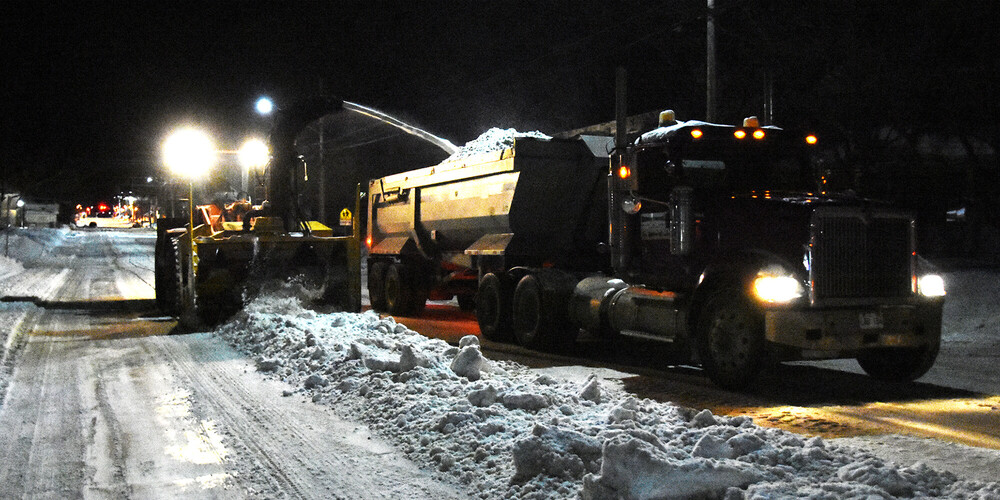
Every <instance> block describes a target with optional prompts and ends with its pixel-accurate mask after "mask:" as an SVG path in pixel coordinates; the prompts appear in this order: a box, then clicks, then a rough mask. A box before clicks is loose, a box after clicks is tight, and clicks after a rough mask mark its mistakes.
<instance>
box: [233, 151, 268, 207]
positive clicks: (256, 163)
mask: <svg viewBox="0 0 1000 500" xmlns="http://www.w3.org/2000/svg"><path fill="white" fill-rule="evenodd" d="M237 156H238V157H239V160H240V165H242V166H243V172H242V175H241V176H240V180H241V182H242V189H243V192H244V193H246V195H247V199H248V200H249V199H250V193H249V191H248V189H249V184H250V179H249V178H250V171H251V170H260V169H262V168H264V166H266V165H267V162H269V161H271V151H270V150H269V149H268V147H267V144H264V141H262V140H260V139H248V140H247V141H246V142H244V143H243V147H241V148H240V150H239V151H237Z"/></svg>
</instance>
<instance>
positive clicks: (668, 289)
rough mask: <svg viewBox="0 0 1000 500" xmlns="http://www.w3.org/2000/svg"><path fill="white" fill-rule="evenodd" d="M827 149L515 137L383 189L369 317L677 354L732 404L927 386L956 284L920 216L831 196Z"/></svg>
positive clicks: (373, 208)
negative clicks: (745, 391) (832, 362)
mask: <svg viewBox="0 0 1000 500" xmlns="http://www.w3.org/2000/svg"><path fill="white" fill-rule="evenodd" d="M616 142H617V143H619V145H618V146H617V147H616ZM815 143H816V138H815V136H812V135H808V134H804V133H797V132H792V131H787V130H782V129H780V128H777V127H770V126H765V127H761V126H759V124H758V123H757V121H756V119H752V118H751V119H747V120H745V121H744V123H743V124H742V125H741V126H733V125H725V124H714V123H706V122H700V121H687V122H684V121H676V120H674V119H673V117H672V114H671V113H664V114H663V116H662V117H661V123H660V126H659V127H658V128H655V129H654V130H649V131H646V132H645V133H641V134H640V135H639V136H638V137H637V138H635V139H634V140H632V141H629V142H625V141H622V140H621V139H618V140H613V139H612V138H609V137H599V136H580V137H577V138H575V139H541V138H537V137H518V138H516V139H515V140H514V143H513V146H512V147H509V148H506V149H504V150H502V151H498V152H492V153H486V154H483V155H479V156H474V157H466V158H460V159H456V160H450V161H445V162H443V163H441V164H438V165H434V166H430V167H425V168H421V169H417V170H413V171H409V172H403V173H399V174H394V175H390V176H387V177H383V178H380V179H375V180H372V181H371V182H370V183H369V186H368V197H369V199H368V230H367V237H366V243H367V245H368V247H369V256H368V258H367V264H368V289H369V294H370V298H371V304H372V307H373V308H374V309H376V310H378V311H384V312H387V313H390V314H396V315H407V314H418V313H419V312H420V311H421V309H422V308H423V307H424V304H425V303H426V301H427V300H428V299H429V298H430V299H449V298H452V297H456V296H457V298H458V302H459V304H460V305H461V306H462V307H464V308H471V307H475V311H476V316H477V320H478V322H479V327H480V331H481V334H482V335H483V336H484V337H485V338H486V339H488V340H492V341H501V342H516V343H518V344H521V345H523V346H526V347H529V348H534V349H544V350H553V351H558V350H560V349H564V348H566V347H568V346H569V345H571V343H572V342H574V339H575V338H576V336H577V335H578V334H579V333H580V330H581V329H584V330H588V331H590V332H593V333H595V334H599V335H606V336H611V337H614V338H615V339H616V340H623V339H624V340H625V341H628V340H629V339H630V338H635V339H642V340H646V341H649V340H654V341H662V342H667V343H671V344H673V345H674V346H676V348H677V349H678V351H680V352H683V353H687V354H688V355H689V356H690V359H692V360H693V361H696V362H699V363H700V364H701V365H702V366H703V367H704V369H705V371H706V372H707V374H708V375H709V377H710V378H711V379H712V380H713V381H714V382H715V383H716V384H718V385H720V386H724V387H731V388H739V387H743V386H746V385H747V384H750V383H751V382H752V381H753V380H754V378H755V376H756V375H758V373H759V372H760V371H761V370H762V369H764V368H765V367H766V365H767V364H768V363H770V362H775V361H790V360H807V359H808V360H812V359H833V358H856V359H857V361H858V363H859V364H860V365H861V367H862V368H863V369H864V370H865V371H866V372H867V373H868V374H869V375H871V376H873V377H875V378H878V379H883V380H892V381H905V380H913V379H916V378H917V377H920V376H921V375H923V374H924V373H925V372H926V371H927V370H928V369H929V368H930V367H931V365H932V364H933V363H934V359H935V357H936V355H937V352H938V348H939V344H940V338H941V311H942V304H943V295H944V285H943V282H942V280H941V278H940V276H938V275H936V274H933V273H931V272H930V270H929V269H928V268H927V267H928V266H927V265H926V264H925V262H924V261H922V260H921V259H920V258H919V257H918V256H917V253H916V231H915V222H914V218H913V216H912V215H910V214H908V213H906V212H903V211H900V210H897V209H894V208H893V207H891V206H890V205H887V204H884V203H880V202H877V201H873V200H869V199H864V198H860V197H858V196H855V195H852V194H851V193H850V192H847V193H846V194H845V193H833V192H828V191H825V190H824V186H823V183H822V180H820V179H819V178H818V175H817V174H816V172H815V169H814V168H813V164H812V163H811V162H810V154H811V149H812V148H813V147H815V146H814V145H815Z"/></svg>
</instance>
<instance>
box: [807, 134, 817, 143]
mask: <svg viewBox="0 0 1000 500" xmlns="http://www.w3.org/2000/svg"><path fill="white" fill-rule="evenodd" d="M818 140H819V139H817V138H816V136H815V135H813V134H809V135H807V136H806V144H816V142H817V141H818Z"/></svg>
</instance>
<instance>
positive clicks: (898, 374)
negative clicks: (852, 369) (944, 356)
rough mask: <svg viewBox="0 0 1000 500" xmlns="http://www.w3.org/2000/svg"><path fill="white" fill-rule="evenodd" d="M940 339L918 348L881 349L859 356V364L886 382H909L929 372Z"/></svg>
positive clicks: (870, 374) (871, 375) (939, 344)
mask: <svg viewBox="0 0 1000 500" xmlns="http://www.w3.org/2000/svg"><path fill="white" fill-rule="evenodd" d="M940 346H941V342H940V340H938V341H937V342H934V343H932V344H931V345H928V346H924V347H921V348H916V349H899V348H897V349H880V350H877V351H870V352H866V353H864V354H861V355H859V356H858V358H857V359H858V364H859V365H861V369H862V370H864V371H865V373H867V374H868V375H869V376H870V377H872V378H874V379H878V380H884V381H886V382H909V381H912V380H916V379H918V378H920V377H921V376H923V375H924V374H925V373H927V371H928V370H930V369H931V366H933V365H934V360H935V359H937V355H938V350H939V348H940Z"/></svg>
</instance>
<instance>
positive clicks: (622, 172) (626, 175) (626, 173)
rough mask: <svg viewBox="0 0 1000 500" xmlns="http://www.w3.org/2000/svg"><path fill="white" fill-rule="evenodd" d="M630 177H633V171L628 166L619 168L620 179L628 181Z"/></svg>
mask: <svg viewBox="0 0 1000 500" xmlns="http://www.w3.org/2000/svg"><path fill="white" fill-rule="evenodd" d="M630 175H632V169H630V168H628V166H627V165H622V166H620V167H618V177H620V178H622V179H628V178H629V176H630Z"/></svg>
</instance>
